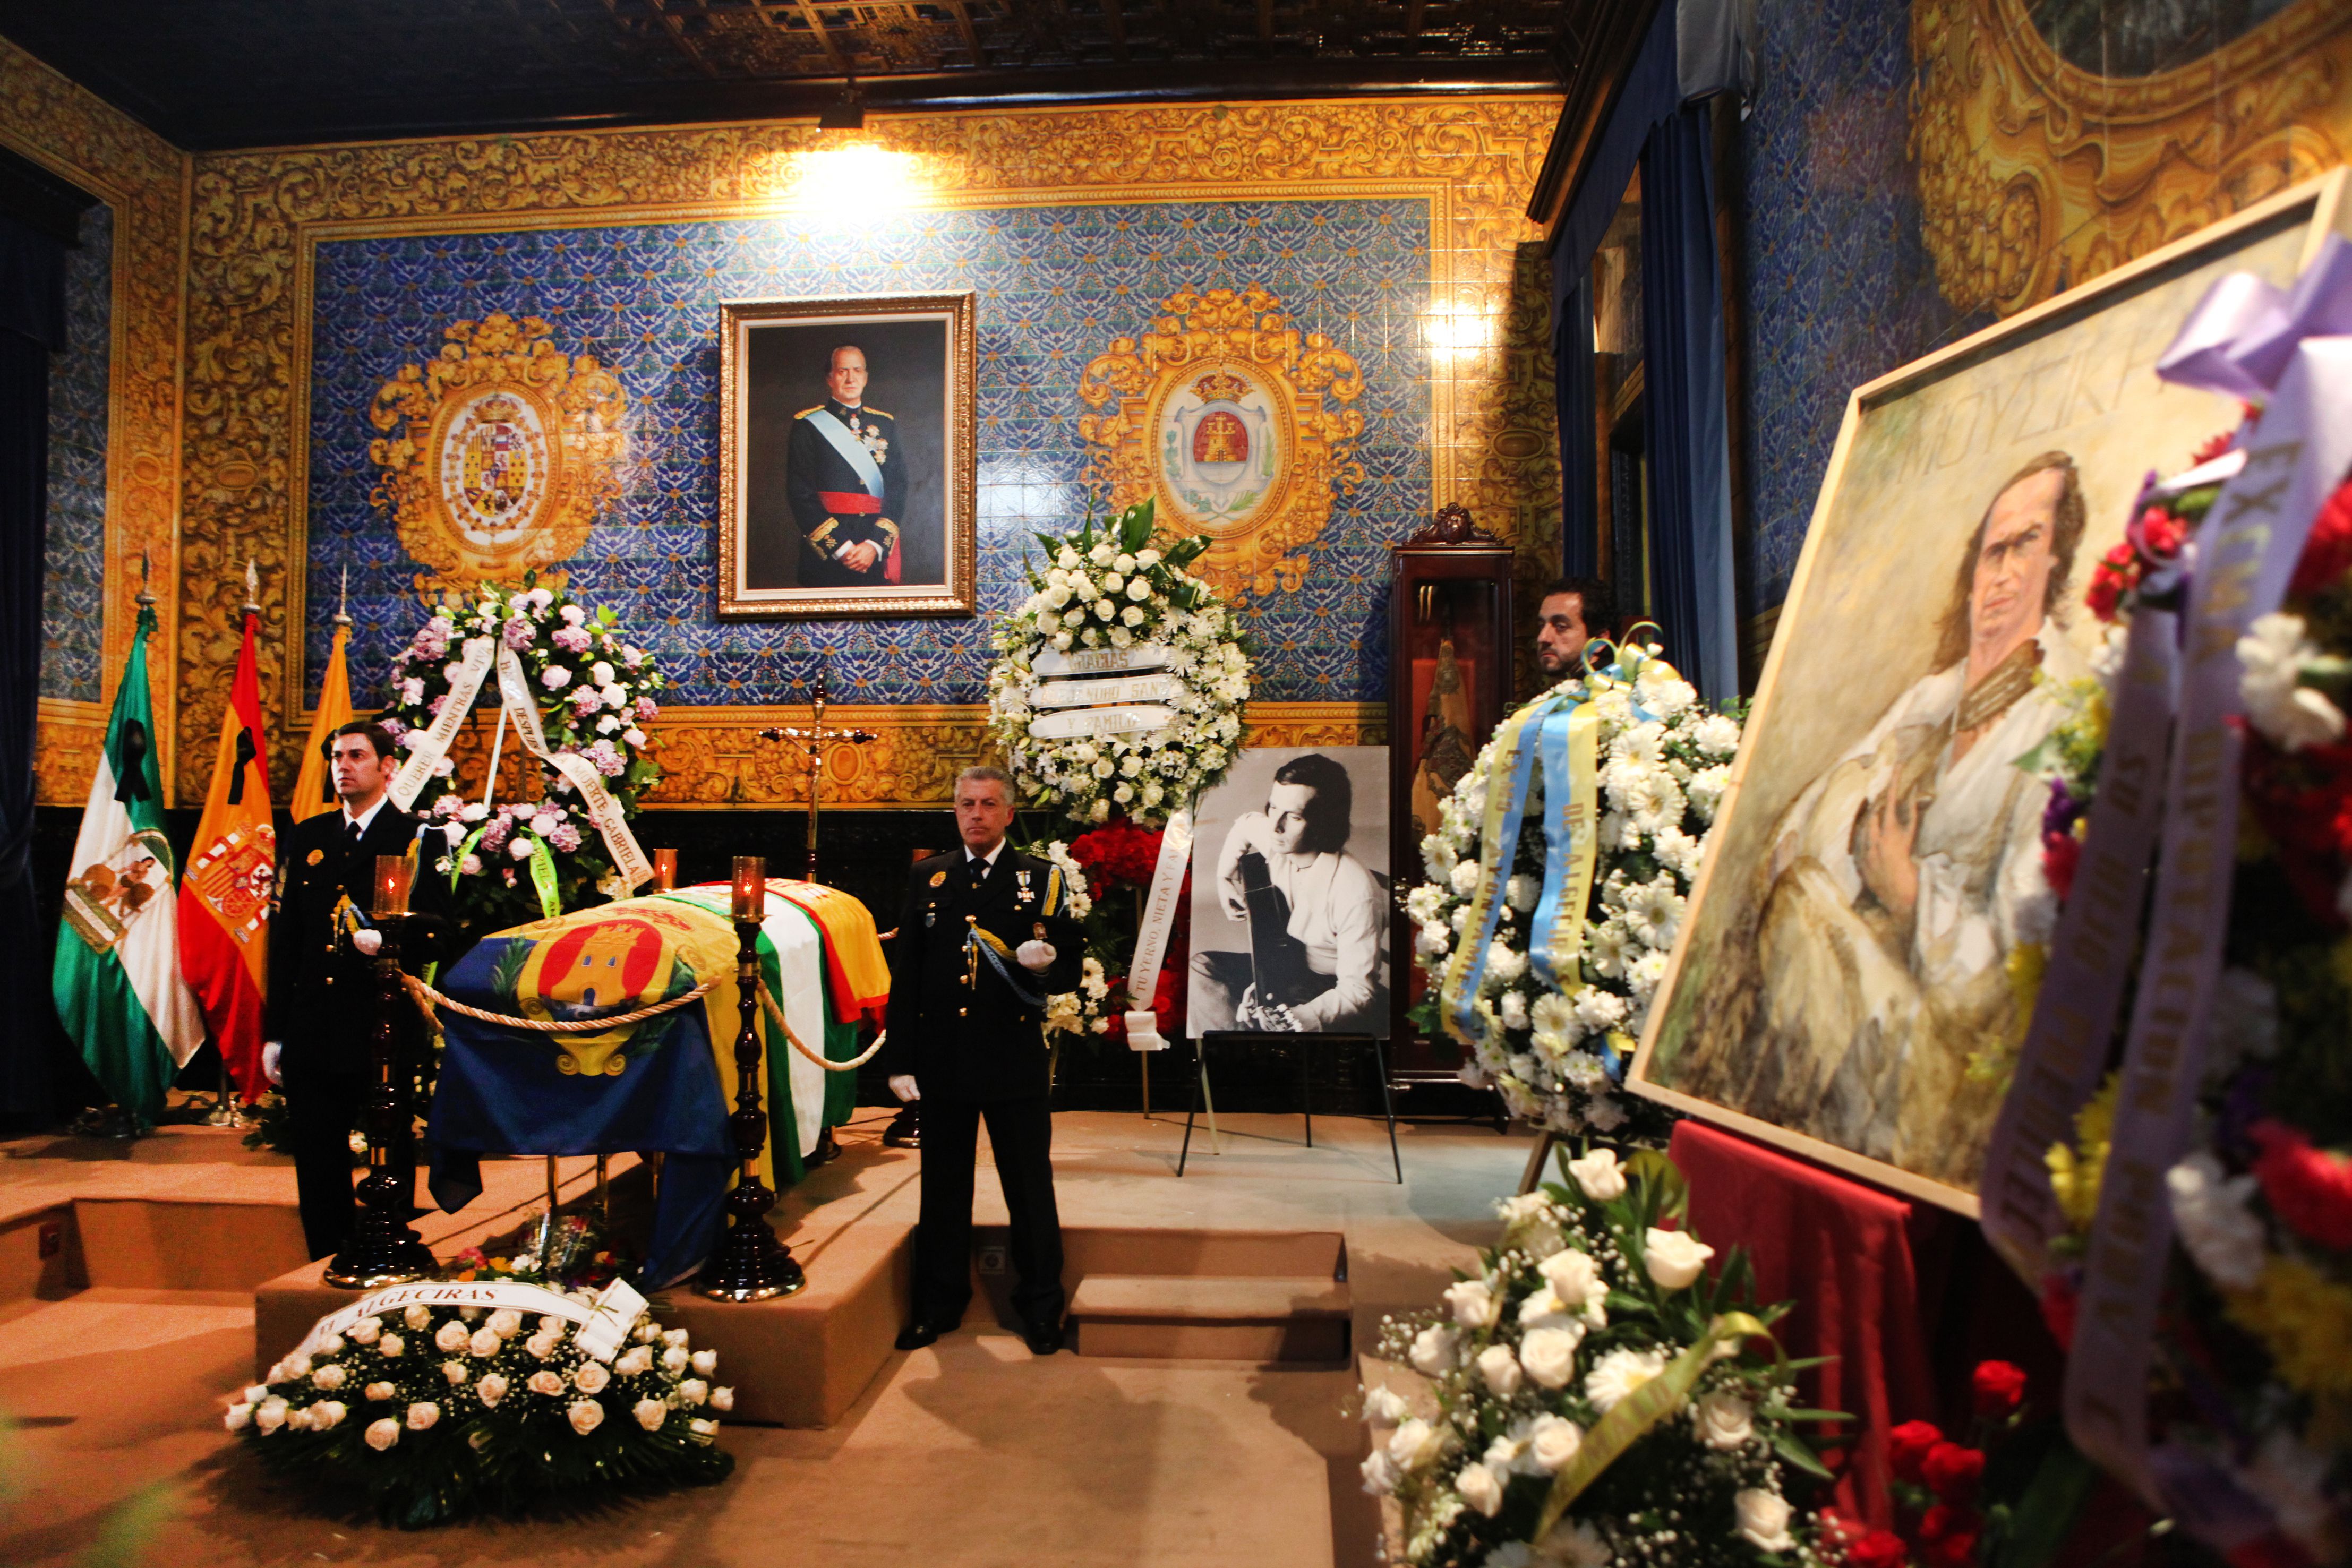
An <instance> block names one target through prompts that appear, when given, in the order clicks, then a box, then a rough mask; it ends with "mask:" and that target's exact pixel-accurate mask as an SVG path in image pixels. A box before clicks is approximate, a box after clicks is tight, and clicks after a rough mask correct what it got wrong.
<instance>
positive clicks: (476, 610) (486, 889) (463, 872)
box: [380, 572, 668, 930]
mask: <svg viewBox="0 0 2352 1568" xmlns="http://www.w3.org/2000/svg"><path fill="white" fill-rule="evenodd" d="M485 637H487V638H492V639H495V640H496V642H497V645H498V646H499V647H502V648H509V649H512V650H513V651H514V653H516V655H517V656H518V657H519V659H520V662H521V664H522V669H523V673H524V674H525V675H526V676H527V677H528V678H529V680H530V684H531V686H532V687H533V689H534V690H535V691H537V692H539V693H541V694H543V695H541V697H540V703H539V706H540V721H541V725H542V727H544V729H545V731H546V738H547V747H548V749H549V751H550V752H551V753H555V754H557V755H562V754H572V755H576V756H578V757H581V758H584V759H585V760H586V761H587V762H588V763H589V765H590V766H592V767H593V768H595V769H596V772H597V773H598V774H599V775H600V776H602V778H603V779H604V788H605V789H606V790H607V792H609V793H610V794H611V795H612V797H613V799H614V801H615V802H616V803H618V805H619V806H620V808H621V811H622V813H623V815H625V816H627V817H635V815H636V814H637V810H638V806H637V802H638V800H640V799H641V798H642V797H643V796H644V794H645V792H646V790H648V789H652V788H653V787H654V785H655V784H656V783H657V782H659V781H660V779H661V766H660V764H658V763H656V761H655V760H654V759H653V757H652V755H651V752H650V749H649V747H650V745H651V742H650V741H649V740H648V739H647V737H646V731H645V726H646V725H648V724H651V723H652V722H653V721H654V720H655V719H656V717H658V716H660V714H661V709H660V707H659V706H657V705H656V703H655V701H654V694H655V693H656V692H658V691H660V690H662V689H663V688H664V687H665V686H666V685H668V682H667V679H666V678H665V677H664V676H663V674H662V673H661V670H660V668H659V667H658V666H657V665H656V664H655V662H654V659H653V656H652V655H651V654H650V653H646V652H645V651H644V650H643V649H640V648H638V647H636V646H635V644H633V643H628V642H625V640H624V639H623V637H622V635H621V631H620V627H619V625H618V623H617V622H616V619H615V617H614V614H613V612H611V611H610V610H591V609H590V608H588V607H587V606H586V605H583V604H582V603H580V602H579V601H577V600H575V599H573V598H572V595H571V594H570V593H569V592H568V591H564V590H562V589H561V588H548V587H545V586H542V585H541V583H540V582H539V580H538V574H537V573H535V572H534V573H532V574H530V575H529V576H527V577H525V578H524V579H523V585H522V586H521V587H520V588H503V587H499V586H496V585H493V584H489V583H484V584H483V585H481V587H480V588H479V589H478V591H476V592H475V593H474V595H473V596H472V597H470V598H468V597H467V596H465V595H463V594H459V593H457V592H456V591H452V592H450V593H449V594H448V596H447V597H446V599H445V600H444V601H443V603H442V605H441V607H440V608H439V609H438V610H436V612H434V614H433V616H432V618H431V619H429V620H428V621H426V622H425V624H424V625H423V626H422V627H420V628H418V630H417V632H416V635H415V637H414V638H412V639H411V640H410V642H409V643H408V645H407V646H406V647H405V648H403V649H402V650H401V651H400V653H398V654H397V655H395V656H394V659H393V662H392V702H391V703H390V705H389V706H386V707H385V709H384V710H383V714H382V716H381V719H380V722H381V723H382V724H383V727H385V728H386V729H388V730H390V731H391V732H392V735H393V739H394V744H395V745H396V746H398V747H400V748H401V749H402V750H403V752H404V753H408V752H413V751H415V749H416V747H417V746H418V745H419V743H420V742H421V741H422V740H423V738H424V735H425V731H426V730H427V729H429V728H430V727H432V725H433V722H434V720H435V719H436V718H437V717H438V716H440V714H441V711H442V709H443V708H444V707H445V706H447V703H448V700H449V696H450V692H451V683H452V681H453V680H454V679H455V677H456V676H457V674H459V672H460V670H461V665H460V664H459V662H458V661H459V658H460V656H461V655H462V652H463V648H464V644H465V643H467V642H468V641H470V640H472V639H475V638H485ZM486 689H487V690H488V692H489V693H491V694H492V695H493V698H494V699H495V694H496V690H497V686H496V676H495V674H492V676H491V677H490V679H489V680H488V682H487V683H486ZM507 743H508V744H510V745H519V744H520V742H519V741H518V740H516V739H515V738H513V737H509V741H508V742H507ZM403 766H404V767H405V766H408V763H407V762H406V761H404V763H403ZM431 768H432V775H433V776H432V777H430V778H428V779H426V780H425V787H424V789H423V790H422V791H420V792H419V793H418V795H417V796H416V800H415V810H416V812H417V814H418V816H419V817H420V818H422V819H423V820H424V821H425V823H426V825H427V826H428V827H429V828H431V829H432V830H433V833H428V834H427V835H426V836H425V855H426V857H427V863H428V866H429V868H430V870H431V871H432V872H433V873H436V874H438V875H440V876H442V877H444V878H446V879H447V881H448V883H449V885H450V888H451V895H452V904H453V906H454V909H455V913H456V914H457V918H458V920H459V922H460V923H461V924H463V925H468V926H473V927H476V928H478V929H484V930H496V929H499V927H502V926H505V925H515V924H518V923H520V922H522V921H526V920H537V919H541V918H546V917H550V916H552V915H556V914H559V913H561V912H562V911H563V910H568V909H577V908H580V907H581V906H582V905H583V904H587V903H590V902H593V900H592V898H591V897H590V895H591V894H603V895H604V896H605V897H608V898H609V897H616V896H620V895H621V894H623V893H624V892H625V889H623V888H622V886H621V879H620V876H619V873H617V872H616V871H615V870H614V863H613V857H612V855H611V853H610V852H609V851H608V850H607V849H606V847H605V844H604V838H603V836H602V835H601V834H600V833H598V831H596V826H595V824H594V823H593V821H590V820H589V816H588V812H587V810H586V807H585V805H584V804H583V802H582V801H581V800H580V799H579V796H578V792H577V791H576V790H575V789H573V788H572V783H571V781H570V780H569V779H565V778H564V777H563V776H562V774H561V773H559V772H558V771H557V770H556V769H554V768H551V767H549V766H547V765H545V764H541V767H540V770H539V773H540V785H541V798H540V799H539V800H530V801H508V802H504V803H498V802H490V801H486V800H467V799H466V798H465V797H464V796H463V795H462V794H461V793H460V792H459V791H458V789H457V780H456V778H455V771H456V769H455V765H454V763H453V760H452V759H451V758H448V757H446V756H444V757H441V758H437V759H436V760H435V761H434V762H433V763H432V764H431ZM434 833H437V834H438V835H439V839H440V844H441V845H442V846H444V847H442V848H441V852H439V853H438V854H437V855H436V854H435V853H434V850H435V848H436V840H435V837H434V836H433V834H434ZM550 904H552V905H553V907H550Z"/></svg>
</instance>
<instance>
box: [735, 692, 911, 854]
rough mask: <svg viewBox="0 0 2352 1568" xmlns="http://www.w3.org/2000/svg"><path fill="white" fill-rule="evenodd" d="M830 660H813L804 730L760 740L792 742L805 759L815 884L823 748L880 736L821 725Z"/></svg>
mask: <svg viewBox="0 0 2352 1568" xmlns="http://www.w3.org/2000/svg"><path fill="white" fill-rule="evenodd" d="M829 657H830V655H829V654H826V653H818V654H817V656H816V685H815V687H814V689H813V690H812V691H811V692H810V694H809V722H808V723H807V724H806V725H805V726H803V725H796V724H791V725H782V726H779V727H775V728H773V729H763V730H761V732H760V738H761V740H789V741H793V742H794V743H795V744H797V745H798V746H799V747H800V748H801V752H802V755H803V756H804V757H806V758H808V792H809V798H808V872H807V876H808V880H809V881H811V882H814V881H816V879H817V877H816V825H817V817H818V814H819V812H820V811H821V810H823V809H824V758H825V747H826V744H827V743H828V742H831V741H836V740H840V741H846V742H848V743H849V744H850V745H852V746H863V745H865V744H866V742H867V741H869V740H878V739H880V738H881V737H880V736H878V735H877V734H876V733H875V732H874V731H872V730H870V729H839V728H835V727H832V726H829V725H827V724H826V723H825V722H824V708H825V702H826V697H825V690H824V675H825V664H826V662H827V660H828V658H829Z"/></svg>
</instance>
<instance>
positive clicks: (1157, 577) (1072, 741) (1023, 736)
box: [988, 501, 1250, 826]
mask: <svg viewBox="0 0 2352 1568" xmlns="http://www.w3.org/2000/svg"><path fill="white" fill-rule="evenodd" d="M1036 537H1037V542H1038V543H1040V544H1042V545H1044V546H1045V566H1044V568H1043V569H1042V570H1032V571H1031V572H1030V573H1029V584H1030V588H1031V590H1032V592H1031V593H1030V595H1029V597H1028V599H1027V600H1026V601H1024V602H1023V604H1022V605H1021V607H1020V608H1019V609H1018V610H1015V611H1014V612H1012V613H1011V614H1009V615H1007V616H1005V617H1004V618H1003V620H1002V621H1001V622H999V623H998V626H997V629H996V632H995V633H994V635H993V636H992V638H991V639H990V646H991V647H992V648H993V649H994V650H995V652H996V654H997V661H996V665H995V667H994V668H993V669H992V670H991V671H990V672H989V677H988V696H989V723H990V727H991V728H992V730H993V731H994V732H995V735H996V737H997V739H998V740H999V741H1000V742H1001V743H1002V744H1003V747H1004V749H1005V754H1006V756H1007V758H1009V759H1010V762H1011V771H1012V774H1013V778H1014V779H1016V780H1018V782H1019V788H1020V791H1021V796H1022V799H1023V800H1024V802H1028V803H1033V804H1039V805H1051V806H1053V807H1055V809H1057V810H1060V811H1062V812H1063V813H1064V814H1065V815H1066V816H1067V817H1068V818H1069V819H1070V820H1071V821H1074V822H1076V823H1079V824H1085V825H1091V824H1094V823H1097V822H1105V821H1109V820H1110V818H1111V816H1112V814H1113V813H1114V812H1116V813H1120V814H1123V815H1126V816H1128V817H1131V818H1133V819H1134V820H1136V821H1139V822H1141V823H1144V824H1146V825H1150V826H1157V825H1159V824H1160V822H1162V821H1165V820H1166V819H1167V816H1168V814H1169V813H1170V812H1171V811H1172V810H1176V809H1177V808H1178V807H1180V806H1183V805H1185V804H1187V803H1189V802H1191V801H1192V800H1194V799H1195V798H1196V797H1197V796H1198V795H1199V794H1200V792H1201V791H1202V790H1203V789H1207V788H1208V787H1209V786H1210V785H1212V784H1213V783H1215V782H1216V781H1217V780H1218V779H1220V778H1222V777H1223V775H1224V772H1225V769H1226V768H1228V767H1229V766H1230V765H1231V764H1232V762H1233V758H1234V752H1235V751H1236V750H1237V749H1239V747H1240V745H1241V735H1242V719H1241V708H1242V703H1243V702H1244V700H1245V699H1246V698H1247V697H1248V696H1249V691H1250V660H1249V653H1248V649H1247V646H1246V637H1245V634H1244V632H1243V631H1242V629H1241V623H1240V622H1239V620H1238V618H1237V617H1235V616H1234V612H1233V611H1232V610H1231V609H1230V608H1229V607H1228V606H1227V605H1226V604H1225V603H1224V602H1223V601H1222V600H1220V599H1219V598H1218V597H1217V594H1216V591H1214V590H1213V589H1212V588H1211V587H1210V586H1209V585H1208V584H1207V583H1205V582H1203V581H1202V580H1201V579H1199V578H1197V577H1194V576H1192V575H1191V574H1190V573H1189V572H1187V571H1185V570H1184V568H1185V566H1186V565H1187V564H1189V563H1190V562H1192V560H1193V559H1196V558H1197V557H1199V556H1200V554H1201V553H1202V551H1203V550H1205V549H1208V545H1209V541H1208V540H1207V539H1205V538H1188V539H1180V540H1176V541H1174V542H1172V543H1168V544H1165V545H1164V546H1156V545H1154V544H1153V542H1152V504H1151V503H1150V501H1144V502H1142V503H1140V504H1139V505H1137V506H1134V507H1129V508H1128V509H1127V510H1126V511H1125V512H1123V513H1121V514H1120V515H1119V516H1118V517H1117V518H1116V519H1114V520H1113V521H1112V522H1110V523H1109V524H1108V525H1106V526H1104V527H1102V528H1097V527H1096V525H1095V523H1094V521H1093V520H1092V519H1091V518H1090V519H1088V520H1087V523H1086V525H1085V526H1084V527H1082V528H1079V529H1078V531H1077V532H1076V533H1075V534H1071V535H1068V536H1066V537H1064V538H1055V537H1053V536H1051V535H1047V534H1039V535H1037V536H1036ZM1149 649H1157V650H1164V653H1165V657H1164V659H1163V660H1161V661H1159V662H1157V663H1153V664H1139V665H1138V666H1137V670H1136V675H1137V678H1138V680H1139V681H1141V682H1149V683H1150V695H1148V697H1147V698H1146V699H1145V701H1146V702H1147V703H1148V704H1149V706H1157V707H1161V708H1164V709H1166V710H1168V711H1169V713H1170V714H1171V717H1170V719H1169V720H1168V722H1167V723H1166V724H1164V725H1162V726H1156V727H1150V728H1141V729H1134V730H1129V731H1125V732H1118V731H1111V732H1105V733H1093V734H1073V735H1069V736H1066V737H1040V736H1038V735H1035V734H1034V733H1033V726H1034V723H1035V722H1036V720H1037V719H1038V717H1039V715H1040V711H1041V710H1040V709H1039V707H1038V706H1037V701H1036V699H1037V695H1038V688H1039V687H1040V686H1041V685H1045V683H1046V682H1047V681H1049V680H1052V679H1054V678H1055V675H1054V674H1053V673H1052V667H1053V666H1055V665H1057V664H1060V663H1061V662H1062V661H1063V660H1066V659H1067V658H1069V657H1071V656H1073V655H1075V656H1077V657H1078V658H1080V659H1081V660H1083V658H1084V655H1086V654H1087V653H1108V654H1130V655H1132V654H1133V653H1135V652H1136V651H1138V650H1149ZM1057 656H1058V657H1057ZM1041 662H1042V663H1045V664H1047V665H1048V666H1049V670H1048V673H1046V674H1041V673H1040V672H1039V668H1038V666H1039V664H1040V663H1041ZM1045 711H1048V712H1050V711H1052V710H1051V709H1050V708H1049V709H1047V710H1045Z"/></svg>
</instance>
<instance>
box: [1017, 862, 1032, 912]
mask: <svg viewBox="0 0 2352 1568" xmlns="http://www.w3.org/2000/svg"><path fill="white" fill-rule="evenodd" d="M1013 880H1015V881H1016V882H1018V883H1020V884H1021V892H1020V895H1019V896H1020V900H1021V902H1022V903H1024V904H1027V903H1029V902H1031V901H1032V900H1034V898H1035V897H1036V896H1037V894H1035V893H1034V891H1033V890H1032V889H1031V888H1030V886H1029V873H1028V871H1027V870H1026V869H1025V868H1024V869H1023V870H1020V871H1016V872H1014V873H1013Z"/></svg>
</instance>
